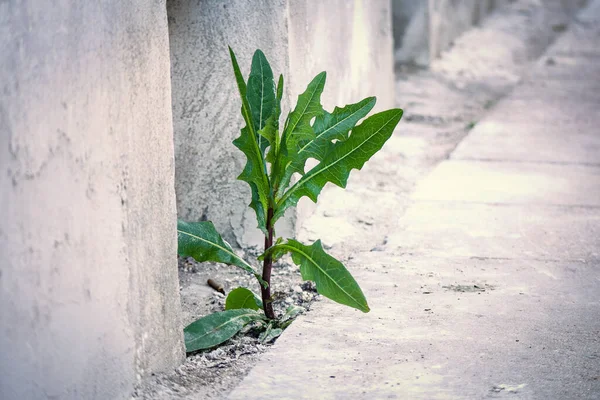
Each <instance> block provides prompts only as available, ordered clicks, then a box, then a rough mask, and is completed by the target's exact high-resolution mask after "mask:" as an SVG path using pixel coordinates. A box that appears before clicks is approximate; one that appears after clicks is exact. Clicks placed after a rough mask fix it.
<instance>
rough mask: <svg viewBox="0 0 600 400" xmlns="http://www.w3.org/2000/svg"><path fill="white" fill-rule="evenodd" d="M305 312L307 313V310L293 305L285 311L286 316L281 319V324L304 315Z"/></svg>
mask: <svg viewBox="0 0 600 400" xmlns="http://www.w3.org/2000/svg"><path fill="white" fill-rule="evenodd" d="M304 311H306V308H304V307H302V306H297V305H294V304H292V305H291V306H289V307H288V308H287V309H286V310H285V314H283V316H282V317H281V320H280V322H285V321H287V320H289V319H294V318H296V317H297V316H298V315H300V314H302V313H303V312H304Z"/></svg>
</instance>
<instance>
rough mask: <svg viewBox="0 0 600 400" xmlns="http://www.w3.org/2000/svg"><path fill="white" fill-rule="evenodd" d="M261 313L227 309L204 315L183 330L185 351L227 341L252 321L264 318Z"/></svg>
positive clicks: (209, 346)
mask: <svg viewBox="0 0 600 400" xmlns="http://www.w3.org/2000/svg"><path fill="white" fill-rule="evenodd" d="M264 319H265V317H264V315H262V314H261V313H258V312H256V311H254V310H247V309H238V310H227V311H223V312H218V313H214V314H210V315H207V316H206V317H202V318H200V319H199V320H197V321H195V322H192V323H191V324H189V325H188V326H186V327H185V329H184V330H183V337H184V341H185V351H186V352H188V353H190V352H192V351H196V350H202V349H209V348H211V347H214V346H216V345H218V344H221V343H223V342H225V341H226V340H228V339H230V338H232V337H233V335H235V334H236V333H238V332H239V331H240V330H242V328H243V327H244V326H245V325H246V324H248V323H250V322H252V321H258V320H264Z"/></svg>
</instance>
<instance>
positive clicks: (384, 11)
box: [288, 0, 394, 111]
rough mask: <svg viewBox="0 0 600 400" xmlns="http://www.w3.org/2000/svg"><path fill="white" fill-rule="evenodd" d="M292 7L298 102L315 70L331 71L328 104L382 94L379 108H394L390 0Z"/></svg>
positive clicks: (299, 3)
mask: <svg viewBox="0 0 600 400" xmlns="http://www.w3.org/2000/svg"><path fill="white" fill-rule="evenodd" d="M289 7H290V12H289V23H288V24H289V43H290V44H289V51H290V55H289V57H290V69H291V71H292V74H291V76H290V79H289V81H290V85H291V87H292V92H293V93H294V96H293V101H294V103H295V102H296V100H297V95H298V94H299V93H301V92H303V91H304V90H305V89H306V86H307V85H308V83H309V82H310V81H311V80H312V79H313V78H314V77H315V75H317V74H318V73H319V72H321V71H327V82H326V84H325V91H324V93H323V96H322V97H321V102H322V104H323V105H324V107H325V109H327V110H329V111H331V110H333V108H334V107H335V106H340V107H341V106H344V105H346V104H348V103H355V102H357V101H360V100H362V99H364V98H365V97H369V96H376V97H377V106H376V108H375V111H379V110H383V109H388V108H392V107H394V90H393V85H394V70H393V65H394V61H393V39H392V12H391V4H390V2H389V0H354V1H349V0H326V1H314V2H313V1H311V0H305V1H294V0H293V1H290V3H289Z"/></svg>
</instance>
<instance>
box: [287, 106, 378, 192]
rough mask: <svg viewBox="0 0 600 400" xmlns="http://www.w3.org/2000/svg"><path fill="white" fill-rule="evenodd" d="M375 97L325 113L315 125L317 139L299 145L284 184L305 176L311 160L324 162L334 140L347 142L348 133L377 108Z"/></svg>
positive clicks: (288, 168) (304, 141) (317, 119)
mask: <svg viewBox="0 0 600 400" xmlns="http://www.w3.org/2000/svg"><path fill="white" fill-rule="evenodd" d="M375 102H376V99H375V97H368V98H366V99H364V100H362V101H360V102H358V103H355V104H349V105H347V106H346V107H344V108H338V107H336V108H335V109H334V110H333V113H331V114H330V113H328V112H327V111H324V113H323V114H322V115H319V116H318V117H317V118H316V119H315V122H314V124H313V130H314V132H315V138H314V139H312V140H303V141H300V143H299V150H298V151H297V152H296V153H295V154H293V160H291V162H290V164H289V165H288V166H287V168H286V170H285V177H284V178H283V179H282V181H284V182H289V178H290V176H291V174H293V173H294V172H299V173H301V174H302V175H304V164H305V163H306V160H307V159H309V158H314V159H316V160H318V161H321V160H323V158H325V156H326V155H327V153H328V152H329V151H330V150H331V148H332V146H333V142H332V141H333V140H341V141H343V140H346V139H347V138H348V132H350V129H352V128H354V126H355V125H356V123H357V122H358V121H359V120H360V119H361V118H364V117H365V116H366V115H367V114H368V113H369V111H371V109H372V108H373V106H375Z"/></svg>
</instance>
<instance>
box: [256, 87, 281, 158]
mask: <svg viewBox="0 0 600 400" xmlns="http://www.w3.org/2000/svg"><path fill="white" fill-rule="evenodd" d="M282 97H283V75H279V82H277V96H276V97H275V110H274V111H273V114H271V116H270V117H269V118H268V119H267V124H266V125H265V127H264V128H263V129H261V130H260V131H259V132H258V134H259V135H261V136H263V137H264V138H265V139H267V142H268V143H269V144H270V145H271V146H270V147H269V152H268V153H267V156H266V158H265V159H266V160H267V161H268V162H270V163H271V164H273V163H274V162H275V160H276V159H277V154H279V147H280V143H281V137H280V136H279V117H280V116H281V98H282Z"/></svg>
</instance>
